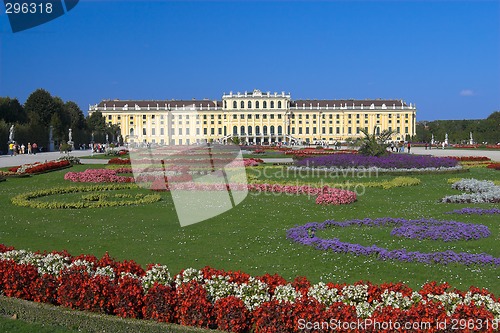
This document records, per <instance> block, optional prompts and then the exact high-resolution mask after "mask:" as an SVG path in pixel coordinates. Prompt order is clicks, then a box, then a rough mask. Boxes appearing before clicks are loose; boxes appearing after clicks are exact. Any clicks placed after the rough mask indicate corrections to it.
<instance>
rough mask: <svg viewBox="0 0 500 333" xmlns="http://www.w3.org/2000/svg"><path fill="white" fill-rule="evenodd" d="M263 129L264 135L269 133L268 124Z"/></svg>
mask: <svg viewBox="0 0 500 333" xmlns="http://www.w3.org/2000/svg"><path fill="white" fill-rule="evenodd" d="M262 130H263V131H264V135H267V126H264V127H263V128H262Z"/></svg>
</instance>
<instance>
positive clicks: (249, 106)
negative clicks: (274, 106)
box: [248, 101, 252, 109]
mask: <svg viewBox="0 0 500 333" xmlns="http://www.w3.org/2000/svg"><path fill="white" fill-rule="evenodd" d="M248 108H249V109H251V108H252V101H248Z"/></svg>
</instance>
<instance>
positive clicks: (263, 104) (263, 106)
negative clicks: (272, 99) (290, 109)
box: [262, 101, 267, 109]
mask: <svg viewBox="0 0 500 333" xmlns="http://www.w3.org/2000/svg"><path fill="white" fill-rule="evenodd" d="M262 108H264V109H267V101H264V102H262Z"/></svg>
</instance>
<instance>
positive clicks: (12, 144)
mask: <svg viewBox="0 0 500 333" xmlns="http://www.w3.org/2000/svg"><path fill="white" fill-rule="evenodd" d="M9 154H10V156H13V155H14V142H11V143H9Z"/></svg>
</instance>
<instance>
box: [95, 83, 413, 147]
mask: <svg viewBox="0 0 500 333" xmlns="http://www.w3.org/2000/svg"><path fill="white" fill-rule="evenodd" d="M96 111H100V112H101V113H102V115H103V116H104V117H105V119H106V123H107V124H116V125H119V126H120V129H121V136H122V137H123V139H124V141H125V142H127V143H154V144H162V145H186V144H187V145H189V144H195V143H201V142H207V141H208V142H221V143H225V142H227V140H229V139H232V138H238V140H239V142H242V143H248V144H274V143H279V142H281V143H287V144H289V143H315V142H322V143H330V144H332V143H334V142H335V141H346V140H348V139H356V138H358V137H360V136H362V135H363V134H362V133H361V132H360V129H363V128H364V129H367V130H368V131H370V133H371V132H372V131H373V130H375V131H376V132H377V133H378V132H382V131H383V130H386V129H388V130H392V131H394V134H393V137H392V140H409V139H410V137H412V136H414V135H415V125H416V111H417V109H416V106H415V105H414V104H411V103H410V104H409V105H408V104H407V103H406V102H404V101H403V100H393V99H390V100H383V99H374V100H368V99H367V100H354V99H344V100H316V99H304V100H292V98H291V95H290V93H288V94H286V93H285V92H281V93H276V92H275V93H271V92H265V93H264V92H261V91H260V90H254V91H252V92H245V93H239V92H238V93H233V92H230V93H229V94H226V93H224V94H223V95H222V100H220V101H217V100H216V101H212V100H208V99H203V100H195V99H193V100H174V99H172V100H149V101H148V100H145V101H142V100H141V101H140V100H103V101H101V102H100V103H99V104H95V105H90V106H89V115H91V114H92V113H93V112H96Z"/></svg>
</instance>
